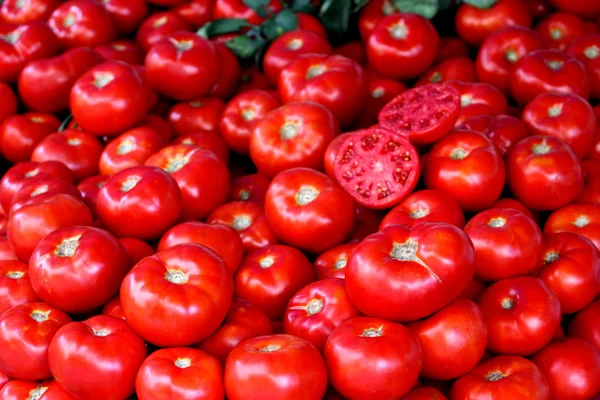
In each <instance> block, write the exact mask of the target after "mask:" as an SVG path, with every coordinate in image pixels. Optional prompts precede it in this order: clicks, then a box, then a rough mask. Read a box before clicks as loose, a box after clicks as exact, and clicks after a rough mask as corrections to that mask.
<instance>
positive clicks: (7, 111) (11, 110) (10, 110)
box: [0, 82, 17, 121]
mask: <svg viewBox="0 0 600 400" xmlns="http://www.w3.org/2000/svg"><path fill="white" fill-rule="evenodd" d="M0 99H1V100H2V101H1V102H0V121H4V119H5V118H6V117H8V116H9V115H13V114H16V113H17V96H15V93H14V92H13V90H12V89H11V87H10V86H8V85H7V84H6V83H4V82H0Z"/></svg>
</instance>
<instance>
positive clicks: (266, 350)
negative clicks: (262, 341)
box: [258, 344, 279, 353]
mask: <svg viewBox="0 0 600 400" xmlns="http://www.w3.org/2000/svg"><path fill="white" fill-rule="evenodd" d="M277 350H279V346H277V345H274V344H269V345H267V346H265V347H262V348H260V349H258V351H260V352H261V353H271V352H273V351H277Z"/></svg>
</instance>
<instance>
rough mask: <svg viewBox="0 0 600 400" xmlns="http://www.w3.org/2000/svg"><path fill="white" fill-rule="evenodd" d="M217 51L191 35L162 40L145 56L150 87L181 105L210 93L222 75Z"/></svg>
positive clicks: (196, 36) (182, 33) (176, 35)
mask: <svg viewBox="0 0 600 400" xmlns="http://www.w3.org/2000/svg"><path fill="white" fill-rule="evenodd" d="M219 68H220V60H219V55H218V53H217V49H216V47H215V46H214V45H213V44H212V43H211V42H210V41H208V40H207V39H204V38H202V37H200V36H198V35H196V34H194V33H191V32H175V33H173V34H171V35H169V36H168V37H166V38H163V39H161V40H160V41H158V42H157V43H156V44H155V45H153V46H152V48H151V49H150V50H149V51H148V54H147V55H146V70H147V74H148V82H149V83H150V86H151V87H152V88H153V89H155V90H156V91H157V92H159V93H161V94H164V95H166V96H168V97H171V98H173V99H175V100H179V101H188V100H193V99H197V98H199V97H202V96H204V95H206V94H208V93H209V92H210V90H211V89H212V87H213V86H214V85H215V83H216V81H217V79H218V78H219V73H220V70H219Z"/></svg>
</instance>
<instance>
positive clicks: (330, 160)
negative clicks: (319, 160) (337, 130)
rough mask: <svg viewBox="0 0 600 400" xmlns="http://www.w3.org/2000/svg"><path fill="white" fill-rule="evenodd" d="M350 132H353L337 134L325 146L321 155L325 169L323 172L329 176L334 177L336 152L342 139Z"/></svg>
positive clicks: (342, 141) (348, 135) (349, 134)
mask: <svg viewBox="0 0 600 400" xmlns="http://www.w3.org/2000/svg"><path fill="white" fill-rule="evenodd" d="M352 134H353V132H346V133H342V134H340V135H337V136H336V137H335V138H333V140H332V141H331V142H329V144H328V145H327V148H326V149H325V155H324V156H323V164H324V165H323V166H324V169H325V173H326V174H327V175H328V176H329V177H330V178H333V179H335V158H336V156H337V153H338V151H339V149H340V147H341V146H342V144H343V143H344V141H345V140H346V139H347V138H348V137H350V136H352Z"/></svg>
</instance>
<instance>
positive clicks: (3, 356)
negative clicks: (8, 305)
mask: <svg viewBox="0 0 600 400" xmlns="http://www.w3.org/2000/svg"><path fill="white" fill-rule="evenodd" d="M68 322H71V318H70V317H69V316H68V315H67V314H65V313H64V312H62V311H60V310H58V309H56V308H54V307H52V306H49V305H47V304H44V303H28V304H22V305H20V306H17V307H14V308H12V309H11V310H10V311H7V312H6V313H4V314H2V315H1V316H0V368H2V371H3V372H4V373H6V374H7V375H8V376H10V377H12V378H14V379H23V380H28V381H33V380H40V379H48V378H51V377H52V374H51V372H50V367H49V366H48V346H49V345H50V341H51V340H52V338H53V337H54V335H55V334H56V332H57V331H58V329H59V328H60V327H62V326H63V325H65V324H66V323H68ZM15 360H21V361H23V362H18V363H17V362H15Z"/></svg>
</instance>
